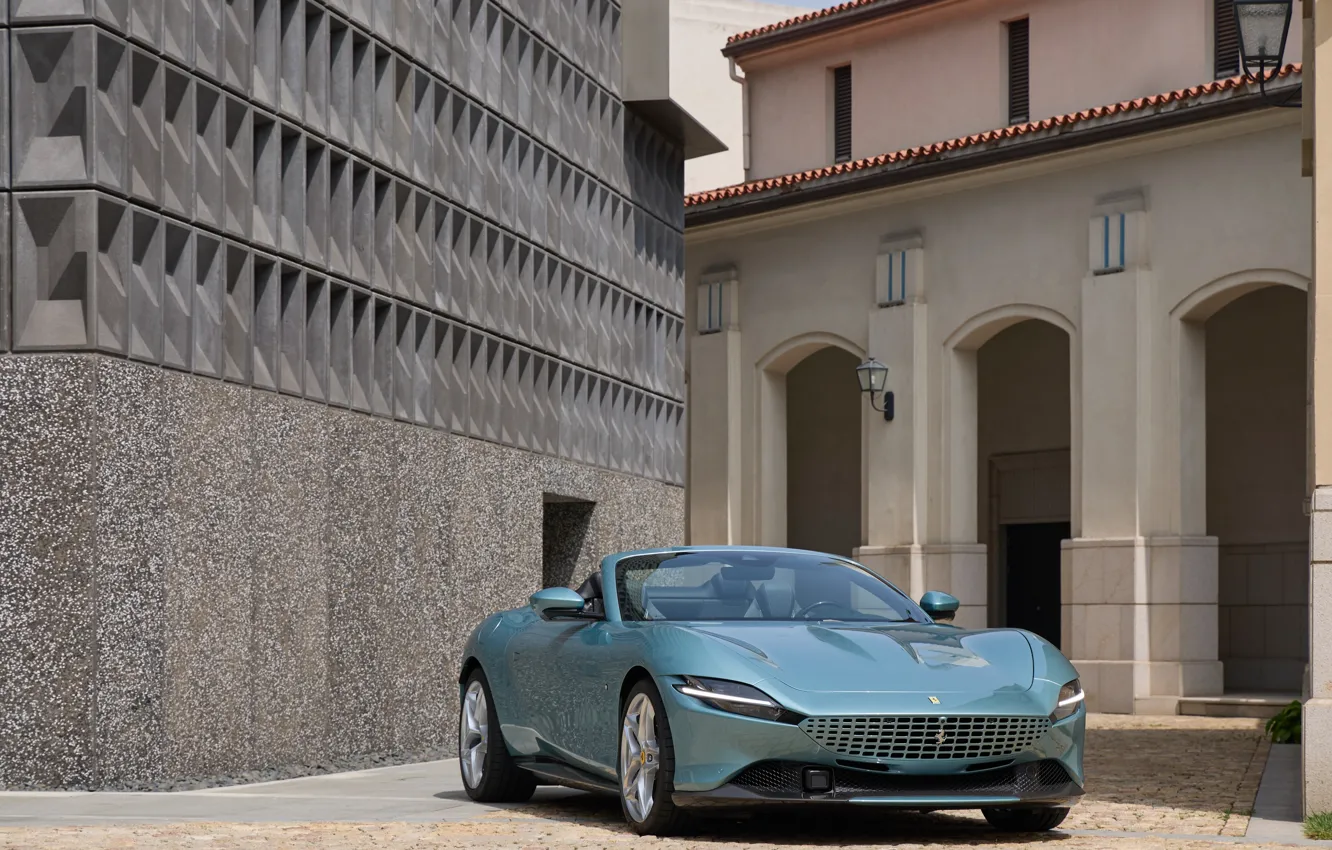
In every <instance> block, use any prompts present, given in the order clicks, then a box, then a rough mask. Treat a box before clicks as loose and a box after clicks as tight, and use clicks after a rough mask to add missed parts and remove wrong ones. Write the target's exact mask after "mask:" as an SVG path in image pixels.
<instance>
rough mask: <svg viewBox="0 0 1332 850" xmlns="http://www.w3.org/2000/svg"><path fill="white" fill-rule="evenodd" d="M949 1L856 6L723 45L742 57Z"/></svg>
mask: <svg viewBox="0 0 1332 850" xmlns="http://www.w3.org/2000/svg"><path fill="white" fill-rule="evenodd" d="M943 2H946V0H883V2H881V3H871V4H870V5H868V6H860V7H857V8H854V9H847V10H846V11H844V12H837V13H834V14H831V15H826V16H824V17H822V18H814V19H813V20H809V21H804V22H802V23H798V24H791V25H790V26H784V27H781V28H779V29H774V30H772V31H771V32H765V33H759V34H757V35H751V36H749V37H748V38H743V39H740V40H738V41H734V42H730V43H728V44H727V45H726V46H725V47H723V48H722V55H723V56H725V57H727V58H728V59H729V58H737V59H738V58H740V57H742V56H745V55H749V54H754V53H758V52H760V51H763V50H768V49H770V48H773V47H780V46H782V45H784V44H789V43H791V42H795V41H803V40H804V39H807V38H812V37H813V36H816V35H822V34H824V33H827V32H832V31H835V30H840V29H845V28H847V27H851V26H855V25H856V24H861V23H865V22H867V21H872V20H876V19H878V18H885V17H889V16H891V15H899V14H902V13H904V12H909V11H912V10H913V9H919V8H922V7H925V6H933V5H935V4H937V3H943Z"/></svg>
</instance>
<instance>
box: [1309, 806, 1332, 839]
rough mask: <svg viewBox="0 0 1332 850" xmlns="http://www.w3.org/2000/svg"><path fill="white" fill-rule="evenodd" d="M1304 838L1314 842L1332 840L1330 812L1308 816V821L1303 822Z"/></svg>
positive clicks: (1331, 814) (1331, 817)
mask: <svg viewBox="0 0 1332 850" xmlns="http://www.w3.org/2000/svg"><path fill="white" fill-rule="evenodd" d="M1304 836H1305V837H1306V838H1312V839H1314V840H1315V841H1329V840H1332V812H1323V813H1322V814H1321V815H1309V819H1308V820H1306V821H1305V822H1304Z"/></svg>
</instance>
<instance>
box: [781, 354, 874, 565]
mask: <svg viewBox="0 0 1332 850" xmlns="http://www.w3.org/2000/svg"><path fill="white" fill-rule="evenodd" d="M859 365H860V360H859V359H858V358H856V357H855V356H854V355H852V354H850V353H848V352H846V351H843V350H842V349H840V348H832V347H829V348H825V349H822V350H821V351H816V352H815V353H813V354H811V355H809V356H808V357H806V358H805V359H804V360H802V361H801V362H800V363H799V364H798V365H797V366H796V367H795V368H794V369H792V370H791V371H790V372H788V373H787V375H786V542H787V545H788V546H792V547H794V548H796V549H812V550H814V551H815V552H827V553H829V554H832V555H841V556H842V557H844V558H850V557H851V556H852V554H853V553H854V552H855V549H856V547H857V546H859V545H860V544H861V542H862V540H861V534H860V521H861V511H860V478H861V472H862V469H863V468H862V466H861V463H860V419H861V417H862V416H863V415H864V414H863V413H862V407H861V406H862V405H863V404H864V401H863V400H862V399H861V397H860V393H858V392H857V390H858V389H859V387H858V386H857V385H856V367H857V366H859Z"/></svg>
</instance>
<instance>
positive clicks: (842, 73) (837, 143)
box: [832, 65, 851, 162]
mask: <svg viewBox="0 0 1332 850" xmlns="http://www.w3.org/2000/svg"><path fill="white" fill-rule="evenodd" d="M832 74H833V127H832V130H833V162H848V161H849V160H850V159H851V66H850V65H843V66H842V67H840V68H834V69H833V72H832Z"/></svg>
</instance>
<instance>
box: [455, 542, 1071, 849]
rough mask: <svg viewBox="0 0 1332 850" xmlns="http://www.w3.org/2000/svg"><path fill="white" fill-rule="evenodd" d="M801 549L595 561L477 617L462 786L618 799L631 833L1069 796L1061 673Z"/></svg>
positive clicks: (997, 813) (1037, 645)
mask: <svg viewBox="0 0 1332 850" xmlns="http://www.w3.org/2000/svg"><path fill="white" fill-rule="evenodd" d="M957 609H958V601H957V599H955V598H953V597H951V596H948V595H947V594H943V593H933V592H932V593H927V594H925V596H924V597H923V598H922V599H921V602H920V604H919V605H918V604H916V603H915V602H913V601H912V600H911V599H910V598H909V597H907V596H906V595H905V594H903V593H902V592H901V591H899V590H898V589H897V588H896V587H894V586H893V585H892V584H890V583H889V582H886V581H884V580H883V579H882V578H880V577H879V576H878V575H876V574H875V573H873V572H871V571H870V570H868V569H866V568H865V567H863V566H861V565H859V564H856V563H854V562H852V561H848V560H845V559H843V558H838V557H834V556H831V555H826V554H820V553H817V552H804V551H797V550H791V549H769V548H756V547H677V548H668V549H657V550H647V551H638V552H626V553H621V554H618V555H612V556H610V557H608V558H606V559H605V560H603V561H602V563H601V566H600V569H598V570H597V571H596V572H594V573H593V574H592V575H591V576H589V577H588V579H587V581H586V582H584V583H583V585H582V586H581V587H580V588H579V589H578V590H572V589H569V588H562V587H560V588H550V589H547V590H542V591H540V592H538V593H536V594H534V595H533V596H532V597H531V600H530V604H529V605H527V606H525V607H523V608H519V609H516V610H512V611H505V612H503V613H499V614H495V615H492V616H490V617H488V618H487V619H486V620H485V621H484V622H482V623H481V624H480V625H479V626H477V628H476V630H475V631H474V632H473V633H472V635H471V638H470V639H469V640H468V642H467V646H466V648H465V649H464V651H463V658H462V668H461V671H460V675H459V687H460V696H461V709H460V712H459V736H458V755H459V760H460V767H461V772H462V779H463V784H464V786H465V788H466V791H467V793H468V795H469V796H470V797H471V798H472V799H474V800H477V801H480V802H494V803H498V802H522V801H525V800H527V799H529V798H530V797H531V796H532V793H533V791H534V790H535V788H536V786H537V785H539V784H542V785H564V786H568V787H571V788H577V789H583V790H586V791H592V792H597V793H605V794H613V795H615V796H617V797H618V798H619V799H620V803H621V806H622V808H623V810H624V815H625V819H626V820H627V821H628V823H629V825H630V827H631V828H633V829H634V830H635V831H637V832H638V833H640V834H650V835H667V834H670V833H672V832H675V831H676V830H678V829H679V828H680V827H681V826H682V825H683V823H684V822H685V820H686V819H688V817H689V816H690V815H691V814H695V813H699V812H705V811H707V810H710V809H718V808H726V807H751V806H763V805H783V806H813V805H820V804H859V805H862V806H895V807H900V808H908V809H918V810H937V809H980V810H981V811H982V812H983V813H984V815H985V817H986V819H987V820H988V821H989V822H990V824H991V825H993V826H994V827H995V828H997V829H1000V830H1005V831H1020V832H1033V831H1045V830H1050V829H1053V828H1055V827H1056V826H1058V825H1059V824H1060V823H1062V822H1063V820H1064V818H1065V817H1066V816H1067V814H1068V810H1069V806H1071V805H1072V804H1074V803H1075V802H1077V800H1078V799H1079V798H1080V797H1081V796H1082V793H1083V784H1084V780H1083V773H1082V753H1083V739H1084V735H1085V731H1086V712H1085V708H1084V702H1083V691H1082V688H1081V686H1080V685H1079V683H1078V674H1077V671H1076V670H1074V669H1073V665H1072V664H1070V663H1069V661H1068V659H1066V658H1065V657H1064V656H1063V655H1062V654H1061V653H1060V652H1059V650H1058V649H1056V648H1055V647H1054V646H1052V645H1051V644H1049V643H1047V642H1046V641H1044V640H1042V639H1041V638H1039V637H1037V636H1036V635H1033V634H1031V633H1029V632H1025V631H1020V630H1017V629H986V630H978V631H967V630H963V629H959V628H957V627H955V626H952V625H949V624H948V622H947V621H949V620H951V619H953V617H954V615H955V614H956V612H957Z"/></svg>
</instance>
